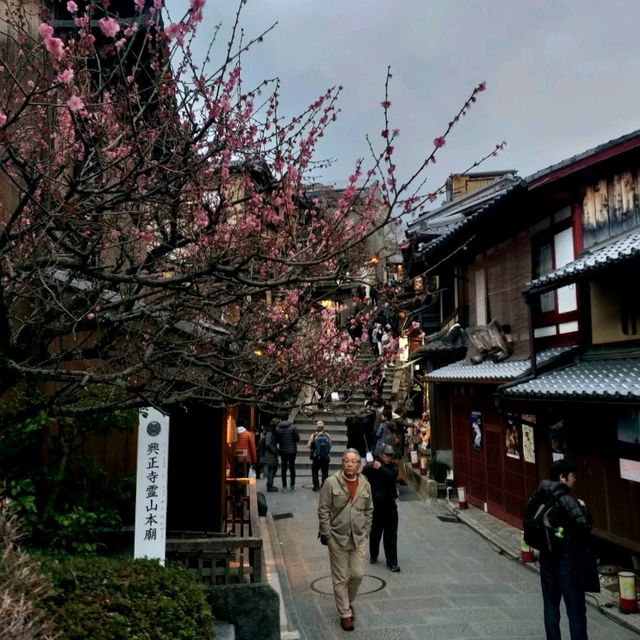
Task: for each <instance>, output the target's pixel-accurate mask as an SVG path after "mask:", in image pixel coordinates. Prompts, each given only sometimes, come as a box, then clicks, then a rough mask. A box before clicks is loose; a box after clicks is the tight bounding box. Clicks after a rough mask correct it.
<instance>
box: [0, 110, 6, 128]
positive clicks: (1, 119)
mask: <svg viewBox="0 0 640 640" xmlns="http://www.w3.org/2000/svg"><path fill="white" fill-rule="evenodd" d="M6 121H7V114H6V113H5V112H4V111H3V110H2V109H0V127H4V124H5V122H6Z"/></svg>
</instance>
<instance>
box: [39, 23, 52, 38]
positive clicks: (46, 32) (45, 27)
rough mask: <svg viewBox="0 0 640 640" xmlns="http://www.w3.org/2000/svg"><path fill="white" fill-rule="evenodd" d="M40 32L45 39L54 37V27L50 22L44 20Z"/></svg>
mask: <svg viewBox="0 0 640 640" xmlns="http://www.w3.org/2000/svg"><path fill="white" fill-rule="evenodd" d="M38 33H39V34H40V36H41V37H42V39H43V40H46V39H47V38H51V37H53V27H52V26H51V25H50V24H47V23H46V22H42V23H41V24H40V26H39V27H38Z"/></svg>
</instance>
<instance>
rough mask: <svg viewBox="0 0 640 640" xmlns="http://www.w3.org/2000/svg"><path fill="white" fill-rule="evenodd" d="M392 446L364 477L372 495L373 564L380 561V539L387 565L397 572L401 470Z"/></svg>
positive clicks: (367, 470)
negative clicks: (397, 479)
mask: <svg viewBox="0 0 640 640" xmlns="http://www.w3.org/2000/svg"><path fill="white" fill-rule="evenodd" d="M393 453H394V451H393V447H392V446H391V445H385V446H384V447H383V448H382V450H381V451H380V454H379V455H378V457H377V458H376V459H375V460H374V461H373V462H370V463H369V464H368V465H367V466H366V467H365V468H364V469H363V470H362V475H363V476H365V478H366V479H367V480H368V481H369V484H370V485H371V493H372V496H373V524H372V525H371V537H370V538H369V558H370V561H371V563H372V564H374V563H376V562H377V561H378V551H379V549H380V539H381V538H382V545H383V547H384V555H385V558H386V560H387V566H388V567H389V569H391V571H393V572H394V573H395V572H398V571H400V567H399V566H398V507H397V506H396V498H397V497H398V491H397V489H396V478H397V477H398V467H397V466H396V465H395V464H394V463H393Z"/></svg>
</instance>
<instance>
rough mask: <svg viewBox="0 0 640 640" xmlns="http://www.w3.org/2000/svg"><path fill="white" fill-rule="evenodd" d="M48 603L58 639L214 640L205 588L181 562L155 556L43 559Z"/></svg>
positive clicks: (47, 606) (46, 604)
mask: <svg viewBox="0 0 640 640" xmlns="http://www.w3.org/2000/svg"><path fill="white" fill-rule="evenodd" d="M42 568H43V571H44V572H45V574H47V575H48V576H50V578H51V580H52V582H53V595H52V596H51V597H50V598H48V599H47V600H46V602H45V603H44V604H45V607H46V609H47V611H48V612H49V614H50V615H51V616H52V617H53V618H54V620H55V622H56V628H57V631H58V632H59V633H60V640H86V639H87V638H91V640H123V639H125V638H126V639H127V640H210V638H212V635H213V616H212V614H211V609H210V607H209V605H208V603H207V600H206V596H205V590H204V587H203V586H202V585H200V584H199V583H198V582H197V581H196V579H195V578H194V577H193V576H192V575H191V574H190V573H189V572H188V571H187V570H186V569H185V568H184V567H182V566H179V565H167V566H166V567H163V566H161V565H160V564H159V563H158V562H157V561H153V560H133V559H132V558H106V557H91V558H89V557H69V558H63V559H45V560H44V561H43V564H42Z"/></svg>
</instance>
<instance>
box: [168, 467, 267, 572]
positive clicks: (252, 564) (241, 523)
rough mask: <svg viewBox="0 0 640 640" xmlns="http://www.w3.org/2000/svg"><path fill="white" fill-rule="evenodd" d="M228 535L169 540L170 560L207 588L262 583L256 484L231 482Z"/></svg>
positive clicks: (202, 534) (192, 535)
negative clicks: (182, 566)
mask: <svg viewBox="0 0 640 640" xmlns="http://www.w3.org/2000/svg"><path fill="white" fill-rule="evenodd" d="M225 505H226V507H225V512H226V515H225V525H226V531H225V532H221V533H206V532H190V531H182V532H176V533H174V534H170V536H171V537H169V538H168V539H167V559H172V560H178V561H180V562H182V563H184V565H185V566H186V567H187V568H188V569H189V570H191V571H193V572H194V573H195V574H196V575H197V576H198V578H199V579H200V580H201V581H202V582H203V583H205V584H237V583H247V582H262V580H263V577H264V575H265V573H264V567H263V564H264V557H263V553H262V538H261V537H260V519H259V517H258V502H257V493H256V481H255V480H254V479H252V478H237V479H236V478H228V479H227V489H226V501H225Z"/></svg>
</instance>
